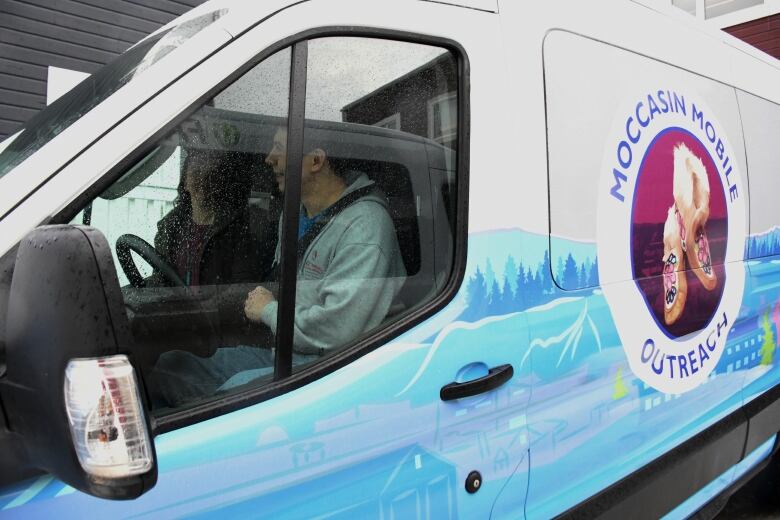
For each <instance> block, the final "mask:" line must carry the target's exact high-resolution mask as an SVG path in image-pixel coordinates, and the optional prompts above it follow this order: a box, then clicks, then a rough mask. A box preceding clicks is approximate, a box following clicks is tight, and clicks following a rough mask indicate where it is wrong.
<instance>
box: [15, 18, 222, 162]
mask: <svg viewBox="0 0 780 520" xmlns="http://www.w3.org/2000/svg"><path fill="white" fill-rule="evenodd" d="M226 12H227V10H226V9H222V10H219V11H214V12H211V13H208V14H204V15H201V16H198V17H196V18H193V19H190V20H187V21H185V22H182V23H181V24H179V25H176V26H174V27H172V28H170V29H168V30H166V31H163V32H161V33H160V34H157V35H154V36H153V37H151V38H148V39H146V40H144V41H142V42H141V43H139V44H137V45H135V46H134V47H131V48H130V49H129V50H127V51H126V52H124V53H123V54H121V55H120V56H118V57H117V58H116V59H115V60H113V61H112V62H110V63H109V64H107V65H106V66H104V67H103V68H101V69H100V70H98V71H97V72H96V73H94V74H92V75H91V76H89V77H88V78H86V79H84V81H82V82H81V83H79V84H78V85H76V86H75V87H74V88H73V89H72V90H70V91H69V92H68V93H67V94H64V95H63V96H62V97H60V98H59V99H57V100H56V101H55V102H54V103H52V104H51V105H49V106H48V107H46V108H45V109H43V110H42V111H40V112H39V113H38V114H36V115H35V116H34V117H32V118H31V119H30V120H29V121H28V122H27V123H26V124H25V125H24V127H23V128H22V130H21V132H17V133H16V134H15V136H14V138H13V140H12V141H11V142H10V143H9V144H7V146H6V147H5V148H4V149H3V147H2V146H0V177H3V176H4V175H5V174H6V173H8V172H9V171H11V170H12V169H14V168H15V167H16V166H18V165H19V164H21V163H22V162H23V161H24V160H25V159H27V158H28V157H29V156H31V155H32V154H33V153H35V152H36V151H38V150H39V149H40V148H41V147H42V146H43V145H45V144H46V143H47V142H49V141H51V140H52V139H54V138H55V137H56V136H57V135H59V134H60V132H62V131H64V130H65V129H66V128H68V127H69V126H70V125H71V124H73V123H74V122H75V121H76V120H78V119H79V118H80V117H82V116H83V115H84V114H86V113H87V112H89V111H90V110H92V109H93V108H95V107H96V106H97V105H99V104H100V103H101V102H102V101H103V100H105V99H106V98H108V97H109V96H111V94H113V93H114V92H116V91H117V90H119V89H120V88H121V87H123V86H124V85H125V84H127V83H128V82H130V81H131V80H132V79H134V78H136V77H138V76H139V75H140V74H142V73H143V72H144V71H145V70H146V69H148V68H149V67H151V66H152V65H153V64H155V63H156V62H158V61H159V60H161V59H162V58H164V57H165V56H167V55H168V54H169V53H170V52H171V51H173V50H175V49H176V48H178V47H180V46H181V45H182V44H183V43H184V42H186V41H187V40H189V39H190V38H192V37H193V36H195V35H196V34H197V33H199V32H200V31H202V30H203V29H204V28H206V27H208V26H209V25H211V24H212V23H214V22H215V21H216V20H218V19H219V18H220V17H222V16H223V15H224V14H225V13H226Z"/></svg>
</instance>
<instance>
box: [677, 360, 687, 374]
mask: <svg viewBox="0 0 780 520" xmlns="http://www.w3.org/2000/svg"><path fill="white" fill-rule="evenodd" d="M677 362H678V363H680V377H683V372H685V377H688V360H687V359H686V357H685V356H677Z"/></svg>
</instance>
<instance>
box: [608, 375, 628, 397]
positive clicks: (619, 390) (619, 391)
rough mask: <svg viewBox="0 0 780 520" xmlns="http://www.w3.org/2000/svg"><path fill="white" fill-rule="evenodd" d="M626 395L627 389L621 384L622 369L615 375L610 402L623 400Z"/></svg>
mask: <svg viewBox="0 0 780 520" xmlns="http://www.w3.org/2000/svg"><path fill="white" fill-rule="evenodd" d="M627 395H628V387H627V386H626V384H625V383H624V382H623V369H622V368H618V371H617V374H615V390H614V391H613V392H612V400H613V401H617V400H618V399H623V398H624V397H625V396H627Z"/></svg>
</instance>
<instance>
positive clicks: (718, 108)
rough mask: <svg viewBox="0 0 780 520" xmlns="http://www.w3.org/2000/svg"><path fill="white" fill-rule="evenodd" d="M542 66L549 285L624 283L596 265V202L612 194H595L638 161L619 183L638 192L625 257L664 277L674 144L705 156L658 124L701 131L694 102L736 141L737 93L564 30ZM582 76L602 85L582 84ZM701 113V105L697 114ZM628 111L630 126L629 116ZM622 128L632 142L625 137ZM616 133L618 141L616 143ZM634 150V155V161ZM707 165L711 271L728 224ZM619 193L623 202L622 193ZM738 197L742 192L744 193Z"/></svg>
mask: <svg viewBox="0 0 780 520" xmlns="http://www.w3.org/2000/svg"><path fill="white" fill-rule="evenodd" d="M544 64H545V89H546V103H547V132H548V133H547V137H548V167H549V190H550V253H551V254H550V263H551V266H550V269H551V271H552V276H553V279H554V280H555V283H556V284H557V285H558V286H559V287H560V288H562V289H564V290H575V289H581V288H586V287H594V286H597V285H603V284H607V283H614V282H621V281H626V280H628V279H629V277H626V276H623V275H617V274H615V273H612V272H604V271H603V270H600V269H599V260H600V259H599V258H597V255H596V243H597V240H598V221H599V203H600V201H601V202H603V201H604V197H610V196H611V195H610V193H609V190H608V189H607V190H603V189H600V186H601V185H600V181H601V180H602V179H603V178H604V175H605V173H604V172H606V173H607V174H610V173H611V172H613V168H618V169H620V163H621V161H622V162H623V163H628V162H632V163H633V164H632V168H633V167H635V166H639V165H642V166H641V167H640V171H641V172H642V173H641V174H640V175H637V176H635V177H632V178H626V179H622V178H621V185H620V186H621V188H622V190H623V191H625V192H626V193H632V192H633V190H634V188H635V187H637V191H636V193H637V194H638V195H637V199H636V200H635V201H633V200H628V202H627V204H632V205H633V216H632V222H631V223H626V225H629V224H630V225H631V226H632V232H631V233H632V235H631V236H632V240H633V241H634V244H633V246H632V247H631V257H630V258H628V257H627V258H626V260H625V261H626V262H631V263H632V265H633V278H634V279H637V280H638V279H643V278H648V277H660V275H661V272H662V270H663V265H664V264H663V262H662V257H663V256H664V240H663V238H664V225H665V221H666V218H665V217H667V213H668V209H669V208H670V207H674V206H675V204H676V200H677V199H676V197H677V195H676V194H675V193H676V192H675V191H674V189H673V187H672V179H673V173H674V157H673V155H674V148H675V147H678V146H679V145H680V144H684V145H685V147H686V148H687V149H689V150H690V152H691V154H692V155H694V156H697V154H698V155H702V156H703V152H702V151H701V148H702V147H703V145H701V138H699V137H695V136H693V135H692V134H691V133H690V132H688V131H685V130H684V129H680V131H679V132H678V131H669V132H667V133H666V134H664V135H665V136H660V133H661V130H659V128H660V126H661V125H665V126H669V127H671V126H674V125H673V124H672V123H669V124H667V121H670V120H671V119H673V118H672V117H671V116H674V117H676V118H678V119H677V121H679V122H681V124H682V123H685V125H686V126H690V125H694V124H696V125H698V124H699V122H698V121H694V120H693V119H692V118H693V116H694V112H693V107H692V103H698V104H699V105H701V104H702V103H705V104H706V105H707V106H708V107H710V108H711V109H712V111H713V114H711V115H712V116H717V120H718V122H719V123H720V124H719V126H718V131H719V132H723V136H722V137H723V139H724V141H725V140H726V139H727V140H728V142H730V143H741V141H742V136H741V134H740V132H739V128H740V125H739V112H738V109H737V106H736V103H735V100H734V90H733V89H732V88H730V87H728V86H726V85H724V84H721V83H718V82H716V81H713V80H710V79H707V78H705V77H702V76H699V75H697V74H693V73H691V72H688V71H686V70H683V69H680V68H677V67H673V66H670V65H667V64H664V63H661V62H659V61H656V60H653V59H650V58H648V57H645V56H641V55H638V54H634V53H632V52H629V51H626V50H623V49H619V48H616V47H612V46H610V45H607V44H604V43H601V42H596V41H593V40H590V39H587V38H583V37H580V36H576V35H573V34H570V33H565V32H562V31H554V32H552V33H550V34H549V35H548V36H547V37H546V39H545V44H544ZM583 77H592V78H597V79H598V81H586V82H583V81H581V78H583ZM572 85H577V88H572ZM659 92H660V94H659ZM699 108H701V106H699V107H698V108H697V110H698V109H699ZM651 110H652V112H651ZM658 114H662V116H658ZM629 115H630V121H629V120H627V119H629V117H628V116H629ZM651 116H652V117H657V118H658V124H657V125H650V126H647V127H645V126H644V125H645V123H647V122H648V121H649V120H650V118H651ZM667 116H668V117H667ZM660 117H666V119H664V120H661V119H660ZM686 121H687V122H686ZM627 128H628V130H627ZM708 129H709V128H708ZM627 131H629V132H630V133H631V137H628V136H627V135H626V132H627ZM640 131H642V132H645V134H647V135H642V139H644V138H647V139H648V140H647V141H642V142H641V144H642V145H644V146H646V147H647V148H648V150H650V149H652V150H656V152H654V154H650V153H648V154H647V156H646V157H645V156H643V153H640V152H642V151H641V150H639V148H638V147H639V145H637V146H635V147H634V148H633V149H632V148H630V146H632V145H631V139H637V137H638V134H637V132H640ZM621 133H622V137H620V138H619V139H617V138H613V137H612V136H617V135H620V134H621ZM650 133H652V134H653V135H652V136H651V135H650ZM656 134H659V135H658V136H656ZM656 137H658V139H659V141H656V144H655V145H654V146H648V145H647V143H648V142H649V141H651V140H652V139H654V138H656ZM664 139H665V141H664ZM621 140H624V141H625V144H626V145H625V146H619V144H620V142H621ZM662 141H663V142H662ZM667 141H668V142H667ZM707 144H709V143H707ZM700 145H701V146H700ZM618 147H619V148H620V149H619V150H618ZM733 148H734V149H733V151H732V153H733V157H731V158H730V161H731V163H734V164H735V165H738V167H739V168H740V171H744V162H745V159H744V152H743V151H742V149H741V146H740V147H738V146H735V147H733ZM618 151H619V152H620V154H621V156H620V157H618V156H617V153H618ZM632 153H635V154H637V156H632V155H630V154H632ZM703 163H706V171H707V173H708V176H709V178H710V179H712V180H711V182H712V184H713V194H712V196H711V202H710V218H709V220H708V222H707V228H706V229H707V231H708V232H709V236H708V238H709V242H708V245H709V248H710V250H711V255H709V256H710V260H709V263H710V264H711V265H715V266H717V265H721V264H723V263H724V258H725V257H724V251H725V245H724V244H725V237H724V236H723V233H724V229H725V224H724V219H723V218H721V217H722V213H723V211H724V210H722V207H723V205H724V204H725V203H724V198H723V197H724V195H723V194H722V190H721V191H720V192H718V190H716V189H715V184H716V182H715V180H717V178H718V167H720V163H719V162H718V164H717V165H716V163H715V162H714V161H709V160H706V158H705V159H703ZM735 167H736V166H735ZM661 181H663V182H661ZM751 188H752V186H751ZM751 191H752V189H751ZM716 192H717V193H716ZM617 195H618V196H622V193H618V194H617ZM726 195H728V194H726ZM743 195H744V196H747V193H744V194H743ZM627 233H628V231H627ZM623 253H624V252H623V251H620V252H612V253H610V254H623ZM692 265H693V263H692V262H687V263H686V264H685V268H686V269H690V268H691V266H692ZM698 265H699V264H697V265H696V267H698ZM655 285H658V284H655Z"/></svg>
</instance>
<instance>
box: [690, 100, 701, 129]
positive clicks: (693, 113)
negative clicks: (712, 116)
mask: <svg viewBox="0 0 780 520" xmlns="http://www.w3.org/2000/svg"><path fill="white" fill-rule="evenodd" d="M691 116H692V117H693V122H694V123H695V122H696V120H698V121H699V128H701V129H702V130H704V112H699V111H698V110H696V105H694V104H691Z"/></svg>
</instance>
